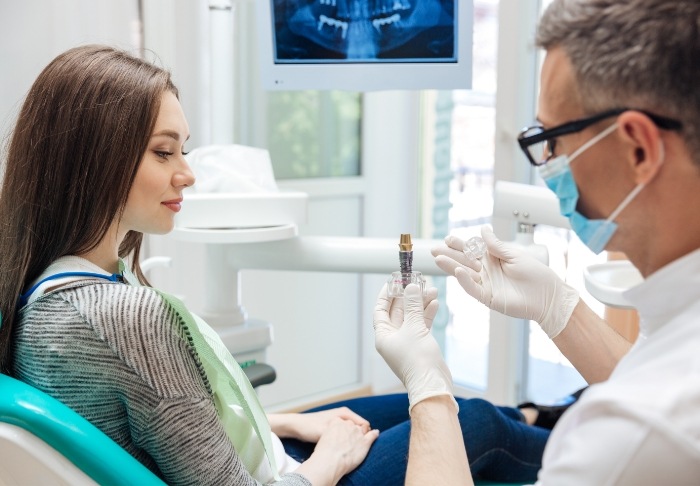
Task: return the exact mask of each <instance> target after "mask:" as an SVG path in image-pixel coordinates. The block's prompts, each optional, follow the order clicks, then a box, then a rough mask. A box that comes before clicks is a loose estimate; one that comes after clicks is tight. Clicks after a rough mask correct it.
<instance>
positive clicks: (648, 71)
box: [537, 0, 700, 166]
mask: <svg viewBox="0 0 700 486" xmlns="http://www.w3.org/2000/svg"><path fill="white" fill-rule="evenodd" d="M537 44H538V46H540V47H542V48H544V49H547V50H549V49H552V48H554V47H561V48H562V49H563V50H564V52H565V53H566V54H567V56H568V57H569V59H570V60H571V62H572V64H573V68H574V72H575V77H576V81H577V85H578V89H579V93H580V95H581V100H582V103H583V105H584V106H583V107H584V109H585V110H586V111H589V112H591V113H593V112H597V111H602V110H605V109H609V108H614V107H621V106H630V107H635V108H644V109H647V110H649V111H652V112H654V113H657V114H659V115H664V116H667V117H669V118H675V119H677V120H679V121H680V122H682V123H683V131H682V134H683V137H684V139H685V142H686V144H687V145H688V148H689V151H690V153H691V154H694V159H695V163H696V164H697V165H698V166H700V89H699V88H698V83H699V82H700V1H698V0H554V1H553V2H552V3H551V4H550V5H549V7H548V8H547V9H546V11H545V13H544V14H543V16H542V18H541V20H540V24H539V27H538V31H537Z"/></svg>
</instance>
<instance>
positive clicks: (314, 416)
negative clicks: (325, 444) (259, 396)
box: [269, 407, 370, 443]
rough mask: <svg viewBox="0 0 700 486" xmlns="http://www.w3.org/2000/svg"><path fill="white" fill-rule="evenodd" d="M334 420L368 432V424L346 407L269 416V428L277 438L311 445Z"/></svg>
mask: <svg viewBox="0 0 700 486" xmlns="http://www.w3.org/2000/svg"><path fill="white" fill-rule="evenodd" d="M336 418H341V419H343V420H347V421H349V422H351V423H353V424H355V425H357V426H359V427H360V428H361V430H362V431H363V432H364V433H367V432H369V430H370V424H369V422H368V421H367V420H365V419H364V418H362V417H361V416H359V415H357V414H356V413H355V412H353V411H352V410H350V409H349V408H347V407H339V408H332V409H329V410H323V411H320V412H310V413H286V414H270V415H269V419H270V427H271V428H272V431H273V432H274V433H275V434H277V436H278V437H280V438H284V439H299V440H302V441H304V442H313V443H316V442H318V441H319V439H320V438H321V436H322V435H323V434H324V433H325V432H326V431H327V430H328V429H329V427H330V426H331V424H332V423H333V421H334V419H336Z"/></svg>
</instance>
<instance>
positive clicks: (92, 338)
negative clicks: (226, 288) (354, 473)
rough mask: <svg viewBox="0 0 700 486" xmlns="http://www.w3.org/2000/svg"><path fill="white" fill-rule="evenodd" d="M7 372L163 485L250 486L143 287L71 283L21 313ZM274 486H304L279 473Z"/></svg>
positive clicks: (188, 354) (197, 368) (177, 332)
mask: <svg viewBox="0 0 700 486" xmlns="http://www.w3.org/2000/svg"><path fill="white" fill-rule="evenodd" d="M14 344H15V347H14V362H13V365H14V374H15V376H16V377H17V378H18V379H20V380H22V381H24V382H26V383H29V384H31V385H33V386H34V387H36V388H39V389H41V390H43V391H44V392H46V393H48V394H49V395H51V396H53V397H55V398H57V399H58V400H60V401H61V402H63V403H65V404H66V405H68V406H69V407H70V408H72V409H73V410H75V411H76V412H78V413H79V414H80V415H82V416H83V417H85V418H86V419H88V420H89V421H90V422H92V423H93V424H95V425H96V426H97V427H98V428H100V429H101V430H102V431H103V432H105V433H106V434H107V435H108V436H110V437H111V438H112V439H114V440H115V441H116V442H117V443H118V444H120V445H121V446H122V447H123V448H124V449H126V450H127V451H128V452H129V453H130V454H131V455H133V456H134V457H136V458H137V459H138V460H139V461H141V462H142V463H143V464H144V465H146V466H147V467H148V468H149V469H151V470H152V471H154V472H155V473H156V474H158V475H159V476H160V477H161V478H162V479H163V480H165V481H166V482H167V483H168V484H173V485H175V484H217V485H221V484H236V485H249V484H256V481H255V480H254V479H253V478H252V477H251V476H250V474H249V473H248V471H246V469H245V467H244V466H243V464H242V463H241V461H240V460H239V458H238V455H237V454H236V451H235V450H234V448H233V446H232V444H231V442H230V441H229V439H228V437H227V436H226V432H225V431H224V428H223V427H222V425H221V423H220V422H219V419H218V416H217V413H216V408H215V406H214V402H213V400H212V395H211V390H210V389H209V385H208V383H207V381H206V376H205V374H204V371H203V369H202V367H201V365H200V362H199V359H198V358H197V355H196V353H195V351H194V348H193V347H192V346H191V345H190V343H189V341H188V337H187V331H186V329H184V328H183V325H182V324H181V323H180V319H179V318H178V317H177V315H176V314H175V313H174V312H173V311H172V310H171V309H170V307H169V306H168V305H167V304H166V303H165V302H164V301H163V300H162V298H161V297H160V296H159V295H158V294H157V293H156V292H155V291H153V290H152V289H150V288H147V287H133V286H130V285H126V284H120V283H112V282H108V281H102V280H97V279H88V280H81V281H79V282H75V283H72V284H69V285H66V286H64V287H61V288H60V289H58V290H55V291H53V292H49V293H47V294H46V295H43V296H42V297H40V298H38V299H37V300H36V301H34V302H33V303H30V304H29V305H27V306H26V307H24V308H23V309H22V311H21V313H20V318H19V321H18V325H17V328H16V331H15V336H14ZM278 484H288V485H310V483H309V482H308V481H307V480H306V478H304V477H303V476H301V475H298V474H287V475H285V476H283V477H282V482H281V483H278Z"/></svg>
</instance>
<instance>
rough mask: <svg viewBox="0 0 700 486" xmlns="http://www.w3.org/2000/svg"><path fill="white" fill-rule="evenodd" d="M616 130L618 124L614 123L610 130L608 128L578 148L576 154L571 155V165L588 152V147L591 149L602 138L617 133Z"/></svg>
mask: <svg viewBox="0 0 700 486" xmlns="http://www.w3.org/2000/svg"><path fill="white" fill-rule="evenodd" d="M616 128H617V123H613V124H612V125H610V126H609V127H608V128H606V129H605V130H603V131H602V132H600V133H599V134H598V135H596V136H595V137H593V138H591V139H590V140H589V141H588V142H586V143H584V144H583V145H581V146H580V147H579V148H577V149H576V150H574V153H573V154H571V155H569V163H571V162H572V161H573V160H574V159H575V158H576V157H578V156H579V155H581V152H583V151H584V150H586V149H587V148H588V147H590V146H591V145H593V144H594V143H597V142H598V141H599V140H600V139H602V138H604V137H607V136H608V135H610V134H611V133H612V132H614V131H615V129H616Z"/></svg>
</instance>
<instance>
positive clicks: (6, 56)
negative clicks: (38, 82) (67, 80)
mask: <svg viewBox="0 0 700 486" xmlns="http://www.w3.org/2000/svg"><path fill="white" fill-rule="evenodd" d="M139 33H140V29H139V25H138V3H137V1H136V0H25V1H10V0H3V1H2V2H0V133H2V137H3V140H4V139H5V137H6V136H7V133H8V131H9V130H11V128H12V125H13V123H14V119H15V117H16V116H17V112H18V111H19V108H20V107H21V103H22V101H23V99H24V96H25V95H26V93H27V91H28V90H29V88H30V87H31V85H32V83H33V82H34V79H35V78H36V77H37V76H38V75H39V73H40V72H41V70H42V69H43V68H44V67H45V66H46V65H47V64H48V63H49V62H50V61H51V59H53V58H54V57H55V56H56V55H57V54H59V53H61V52H63V51H64V50H66V49H69V48H71V47H75V46H77V45H80V44H87V43H102V44H109V45H113V46H117V47H121V48H123V49H135V48H136V47H137V46H138V37H139Z"/></svg>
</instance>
